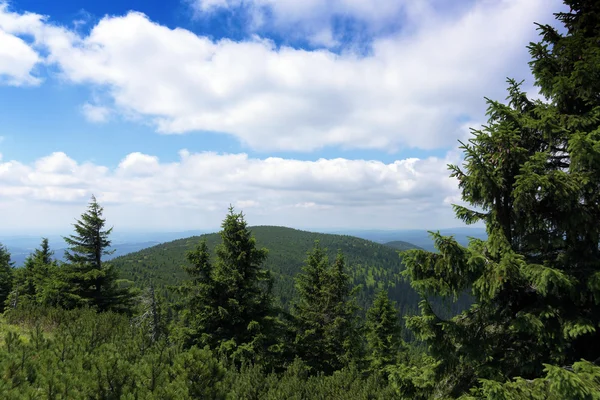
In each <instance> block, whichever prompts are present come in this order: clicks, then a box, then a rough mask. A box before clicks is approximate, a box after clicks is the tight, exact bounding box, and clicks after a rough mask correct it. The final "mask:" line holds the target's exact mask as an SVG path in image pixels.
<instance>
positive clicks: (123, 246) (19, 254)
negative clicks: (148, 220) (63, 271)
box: [7, 240, 159, 267]
mask: <svg viewBox="0 0 600 400" xmlns="http://www.w3.org/2000/svg"><path fill="white" fill-rule="evenodd" d="M40 241H41V240H40ZM157 244H159V242H141V243H117V244H114V245H113V246H112V247H111V250H114V251H115V252H114V253H113V254H111V255H109V256H105V259H106V260H111V259H113V258H115V257H119V256H123V255H125V254H129V253H132V252H135V251H139V250H142V249H145V248H148V247H152V246H156V245H157ZM37 247H39V243H38V244H37V245H36V246H35V247H32V248H27V249H24V248H19V247H14V246H7V248H8V251H9V252H10V259H11V261H12V262H13V263H14V265H15V266H16V267H21V266H23V264H24V262H25V259H26V258H27V257H28V256H29V255H30V254H31V253H33V251H34V250H35V249H36V248H37ZM65 250H66V248H60V249H52V251H54V258H56V259H57V260H61V261H63V257H64V254H65Z"/></svg>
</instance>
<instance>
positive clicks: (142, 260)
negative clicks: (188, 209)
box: [111, 226, 419, 314]
mask: <svg viewBox="0 0 600 400" xmlns="http://www.w3.org/2000/svg"><path fill="white" fill-rule="evenodd" d="M250 229H251V230H252V232H253V234H254V235H255V237H256V241H257V246H258V247H259V248H260V247H266V248H267V249H268V250H269V257H268V259H267V261H266V262H265V265H264V266H265V267H266V268H268V269H269V270H270V271H271V272H272V274H273V277H274V280H275V287H274V294H275V296H276V297H277V298H278V299H279V300H280V301H281V303H282V304H283V305H284V306H287V305H289V302H290V300H291V299H292V298H293V297H294V295H295V288H294V277H295V276H296V274H297V273H298V272H300V270H301V268H302V265H303V264H304V260H305V259H306V253H307V252H308V251H309V250H310V249H312V247H313V246H314V242H315V240H319V241H320V243H321V245H322V246H323V247H325V248H327V249H328V255H329V258H330V260H332V261H333V259H334V258H335V255H336V253H337V251H338V250H341V251H342V252H343V254H344V256H345V258H346V262H347V264H348V272H349V274H350V275H351V277H352V281H353V283H354V284H355V285H362V289H361V290H360V292H359V294H358V299H359V304H360V305H361V306H362V307H363V308H366V307H368V306H369V305H370V303H371V299H372V297H373V295H374V293H375V292H376V290H377V288H384V287H385V288H387V289H388V293H389V295H390V297H391V298H392V299H393V300H395V301H397V302H398V307H399V309H400V312H401V313H402V314H404V313H409V312H410V313H412V312H414V311H416V309H417V304H418V301H419V297H418V295H417V294H416V292H415V291H414V290H413V289H412V288H411V287H410V285H409V284H408V283H406V282H404V280H403V279H402V278H401V277H400V276H399V273H400V271H401V270H402V268H403V266H402V262H401V259H400V257H399V255H398V251H397V250H396V249H395V248H394V247H395V246H386V245H382V244H378V243H375V242H371V241H368V240H364V239H359V238H356V237H353V236H346V235H332V234H325V233H315V232H306V231H301V230H297V229H291V228H285V227H278V226H256V227H252V228H250ZM201 238H204V239H206V241H207V244H208V246H209V248H210V249H211V251H214V248H215V246H216V245H217V244H218V243H220V241H221V238H220V236H219V234H218V233H212V234H206V235H202V236H193V237H190V238H186V239H179V240H175V241H172V242H168V243H163V244H160V245H157V246H154V247H150V248H147V249H144V250H141V251H138V252H135V253H130V254H127V255H125V256H121V257H117V258H115V259H114V260H112V261H111V263H113V264H114V265H115V266H116V267H117V268H118V269H119V270H120V271H121V275H122V277H123V278H126V279H131V280H133V281H134V282H136V283H137V284H138V285H140V286H147V285H148V284H149V283H150V282H153V283H154V285H155V286H157V287H162V288H164V287H165V286H167V285H177V284H179V283H181V282H182V281H183V280H184V279H185V278H186V275H185V272H184V270H183V269H182V266H183V265H184V264H185V263H186V262H187V261H186V259H185V254H186V253H187V251H189V250H191V249H192V248H193V247H194V246H196V245H197V244H198V242H199V241H200V239H201ZM402 243H403V248H402V249H407V248H411V247H413V248H416V246H412V245H411V244H410V243H406V242H402Z"/></svg>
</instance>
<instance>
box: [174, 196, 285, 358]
mask: <svg viewBox="0 0 600 400" xmlns="http://www.w3.org/2000/svg"><path fill="white" fill-rule="evenodd" d="M221 227H222V230H221V232H220V235H221V239H222V243H221V244H219V245H218V246H217V248H216V262H215V264H214V266H213V265H212V264H211V262H210V256H209V253H208V248H207V246H206V243H204V242H201V243H200V245H199V246H198V247H197V248H196V249H195V250H194V251H193V252H191V253H190V254H188V261H189V262H190V264H191V266H190V267H188V268H186V270H187V272H188V274H189V276H190V278H191V280H190V281H189V282H187V283H186V284H185V285H183V286H182V287H181V288H180V289H179V290H180V292H181V293H182V294H183V295H184V304H185V306H184V307H183V309H184V311H183V316H184V324H185V326H186V334H185V336H186V343H187V345H188V346H189V345H199V346H205V345H208V346H210V347H211V348H213V349H218V350H220V351H222V352H225V353H226V354H230V355H231V356H232V357H234V358H236V357H243V358H244V357H245V358H252V359H254V360H257V361H261V360H264V358H265V357H270V355H269V353H270V351H271V350H272V348H271V346H273V345H275V341H274V340H275V335H274V331H273V330H274V329H275V309H274V308H273V305H272V301H273V299H272V294H271V291H272V279H271V276H270V274H269V272H268V271H267V270H265V269H264V268H262V266H261V265H262V263H263V262H264V261H265V259H266V258H267V250H266V249H258V248H256V240H255V239H254V237H253V236H252V233H251V232H250V230H249V229H248V226H247V223H246V221H245V219H244V215H243V214H242V213H235V212H234V210H233V208H232V207H230V209H229V213H228V214H227V216H226V218H225V220H224V221H223V223H222V225H221Z"/></svg>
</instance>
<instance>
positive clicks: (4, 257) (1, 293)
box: [0, 244, 13, 313]
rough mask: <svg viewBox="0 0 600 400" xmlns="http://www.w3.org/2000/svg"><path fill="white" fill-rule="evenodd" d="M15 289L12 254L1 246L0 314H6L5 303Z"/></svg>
mask: <svg viewBox="0 0 600 400" xmlns="http://www.w3.org/2000/svg"><path fill="white" fill-rule="evenodd" d="M12 287H13V266H12V263H11V262H10V253H9V252H8V250H7V249H6V247H4V246H3V245H2V244H0V313H2V312H4V308H5V305H6V304H5V303H6V300H7V299H8V296H9V294H10V292H11V291H12Z"/></svg>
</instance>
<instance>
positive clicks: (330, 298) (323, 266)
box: [294, 241, 362, 374]
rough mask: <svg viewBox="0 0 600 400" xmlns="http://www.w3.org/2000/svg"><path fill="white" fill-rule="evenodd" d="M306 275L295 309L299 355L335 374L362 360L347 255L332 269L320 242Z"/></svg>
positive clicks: (298, 283) (298, 280) (298, 282)
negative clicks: (346, 263)
mask: <svg viewBox="0 0 600 400" xmlns="http://www.w3.org/2000/svg"><path fill="white" fill-rule="evenodd" d="M302 271H303V272H302V273H301V274H299V275H298V276H297V277H296V288H297V290H298V296H299V297H298V301H297V303H296V304H295V305H294V317H295V320H296V330H297V334H296V344H297V346H298V353H299V356H300V357H301V358H302V359H303V360H304V361H305V362H306V363H307V365H309V366H310V367H311V368H313V369H314V370H315V372H319V371H322V372H325V373H327V374H331V373H333V371H336V370H338V369H341V368H343V367H344V366H348V365H350V364H351V363H352V362H353V361H358V360H359V358H360V356H361V350H362V346H361V344H362V343H361V337H360V333H359V326H358V320H357V315H356V312H357V309H358V307H357V306H356V302H355V298H354V297H355V293H356V289H352V288H351V285H350V277H349V276H348V274H347V273H346V271H345V261H344V257H343V255H342V254H341V253H338V256H337V257H336V260H335V262H334V263H333V265H330V264H329V260H328V258H327V256H326V251H325V250H323V249H322V248H321V246H320V244H319V242H318V241H316V242H315V246H314V248H313V250H312V251H310V252H309V253H308V257H307V260H306V264H305V266H304V267H303V268H302Z"/></svg>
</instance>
